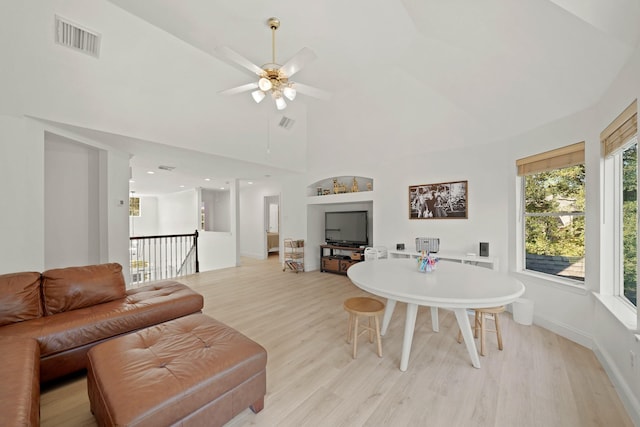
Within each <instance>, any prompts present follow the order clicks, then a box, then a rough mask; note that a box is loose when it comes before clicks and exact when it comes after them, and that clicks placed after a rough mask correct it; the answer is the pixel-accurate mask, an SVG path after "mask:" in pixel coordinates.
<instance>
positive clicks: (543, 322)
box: [533, 315, 595, 350]
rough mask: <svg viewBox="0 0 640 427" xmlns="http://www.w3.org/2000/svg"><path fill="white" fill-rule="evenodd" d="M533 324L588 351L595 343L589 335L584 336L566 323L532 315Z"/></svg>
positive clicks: (582, 332)
mask: <svg viewBox="0 0 640 427" xmlns="http://www.w3.org/2000/svg"><path fill="white" fill-rule="evenodd" d="M533 323H534V324H535V325H538V326H540V327H542V328H545V329H548V330H550V331H551V332H553V333H554V334H558V335H560V336H561V337H564V338H566V339H568V340H571V341H573V342H575V343H577V344H580V345H581V346H583V347H587V348H589V349H592V350H593V349H594V348H595V343H594V341H593V337H592V336H591V335H588V334H585V333H584V331H581V330H579V329H576V328H574V327H573V326H571V325H567V324H566V323H562V322H558V321H556V320H550V319H548V318H546V317H543V316H540V315H534V317H533Z"/></svg>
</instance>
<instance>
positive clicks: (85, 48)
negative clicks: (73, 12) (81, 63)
mask: <svg viewBox="0 0 640 427" xmlns="http://www.w3.org/2000/svg"><path fill="white" fill-rule="evenodd" d="M101 38H102V37H101V36H100V34H98V33H96V32H95V31H92V30H88V29H86V28H82V27H80V26H78V25H76V24H74V23H72V22H71V21H69V20H68V19H65V18H62V17H60V16H58V15H56V43H58V44H61V45H62V46H66V47H69V48H71V49H75V50H78V51H80V52H83V53H86V54H87V55H91V56H94V57H96V58H98V56H99V54H100V39H101Z"/></svg>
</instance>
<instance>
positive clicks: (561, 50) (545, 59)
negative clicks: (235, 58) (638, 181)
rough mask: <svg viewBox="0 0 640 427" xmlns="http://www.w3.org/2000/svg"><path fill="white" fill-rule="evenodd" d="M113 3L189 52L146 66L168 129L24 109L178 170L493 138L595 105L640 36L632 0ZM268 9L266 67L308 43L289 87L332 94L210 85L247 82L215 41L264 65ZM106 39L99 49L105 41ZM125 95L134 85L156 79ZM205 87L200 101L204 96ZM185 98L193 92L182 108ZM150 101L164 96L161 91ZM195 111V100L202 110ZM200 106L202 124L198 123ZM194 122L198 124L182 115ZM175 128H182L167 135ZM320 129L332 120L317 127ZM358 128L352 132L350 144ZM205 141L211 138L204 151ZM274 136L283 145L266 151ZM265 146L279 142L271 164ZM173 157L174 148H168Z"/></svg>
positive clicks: (283, 164) (266, 169) (298, 163)
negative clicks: (311, 55) (258, 98)
mask: <svg viewBox="0 0 640 427" xmlns="http://www.w3.org/2000/svg"><path fill="white" fill-rule="evenodd" d="M94 1H95V2H96V3H102V2H101V1H100V2H99V1H97V0H94ZM109 2H110V3H111V4H113V5H115V6H117V8H121V10H124V11H125V15H124V16H127V18H126V19H121V18H118V19H120V20H122V21H123V22H124V21H127V22H126V26H127V28H136V27H139V28H141V29H142V28H143V27H145V26H147V27H148V26H149V25H151V26H153V27H154V28H156V27H157V28H159V29H161V30H162V31H165V32H166V33H168V34H169V35H170V37H174V38H175V39H176V40H177V41H178V43H173V42H171V43H167V45H170V46H167V51H166V55H169V53H170V52H174V51H176V49H182V50H183V51H185V52H187V51H189V50H194V49H195V50H196V51H198V52H199V53H198V55H200V56H198V58H199V59H198V61H201V62H202V63H203V66H202V70H194V71H192V72H190V73H189V74H188V78H185V73H184V72H182V71H181V70H180V67H181V65H180V64H181V63H180V61H181V58H178V57H175V55H174V57H167V58H165V59H166V63H165V65H163V66H158V67H157V70H158V74H157V75H155V74H153V73H152V74H149V73H148V72H147V76H148V79H149V81H153V82H155V84H160V83H161V82H162V84H163V87H166V88H167V95H166V96H167V97H171V98H170V99H171V101H172V103H173V104H175V100H176V99H177V100H179V101H180V102H182V103H183V106H182V107H181V108H177V109H176V110H175V111H174V110H172V111H171V114H172V117H173V118H174V120H175V121H176V123H177V124H175V125H174V127H172V128H169V127H167V123H166V120H164V119H163V116H161V115H158V116H157V117H156V116H153V117H149V123H152V122H153V121H155V122H157V125H158V127H159V128H161V129H163V130H165V132H164V134H165V135H167V136H166V139H162V140H159V139H160V138H157V139H156V138H149V139H148V140H147V138H146V137H145V135H149V132H147V133H145V132H140V133H137V132H136V134H135V135H134V134H131V135H117V132H115V133H116V135H109V134H108V133H109V132H110V129H99V128H98V127H95V128H92V126H86V128H85V127H83V123H70V121H69V120H65V119H64V117H62V116H59V117H56V115H55V114H46V112H43V111H36V112H34V113H31V112H30V111H26V113H30V114H33V115H34V116H35V117H39V118H42V119H47V120H52V121H53V122H58V123H60V124H61V125H64V126H69V128H70V129H74V130H76V131H79V132H87V133H91V135H90V136H92V137H94V138H95V137H99V136H100V135H102V136H103V139H104V140H105V141H107V140H110V143H112V144H114V145H117V144H119V147H120V148H121V149H124V150H125V151H126V150H128V151H130V152H132V153H133V154H134V158H133V161H132V162H133V163H134V164H135V162H138V163H139V167H140V168H142V169H143V168H148V167H151V165H152V164H154V163H157V162H160V161H162V158H154V157H153V151H154V150H152V149H149V148H148V146H147V148H145V149H142V148H141V147H142V146H144V145H145V144H144V143H145V142H153V143H161V144H165V145H166V147H165V148H166V149H163V150H158V151H159V152H162V153H164V154H163V155H164V156H168V157H169V158H172V157H173V158H181V156H182V155H184V157H185V166H186V165H188V164H189V161H190V160H188V159H192V160H193V161H194V162H196V161H197V159H198V157H200V161H201V162H202V161H203V159H204V158H205V157H203V155H206V156H217V157H216V161H222V159H223V158H230V159H231V160H232V162H238V161H241V160H247V161H248V162H249V163H247V165H248V167H249V169H248V170H253V171H256V173H255V174H254V175H257V176H264V175H268V174H278V173H280V172H283V173H285V172H289V171H304V170H305V167H306V159H302V158H304V157H305V156H306V150H302V151H296V150H292V149H288V148H287V147H294V146H296V147H297V146H298V145H300V144H303V145H304V144H307V143H308V144H316V143H318V142H319V141H321V140H322V143H323V144H326V145H327V149H331V148H332V147H331V144H332V143H335V144H341V143H342V144H343V143H344V142H345V141H348V142H349V144H360V143H362V144H368V145H370V144H372V143H373V144H378V145H380V146H381V147H382V146H383V145H384V140H386V139H387V138H388V137H389V135H390V133H391V130H392V132H393V137H394V141H397V142H398V144H401V145H400V148H404V149H406V150H405V151H409V150H415V149H416V148H417V147H424V145H425V141H442V140H446V141H447V143H448V146H456V145H458V146H462V145H466V144H478V143H488V142H493V141H498V140H501V139H503V138H506V137H509V136H512V135H516V134H518V133H521V132H525V131H527V130H530V129H533V128H535V127H537V126H540V125H542V124H545V123H548V122H550V121H553V120H556V119H558V118H561V117H564V116H567V115H569V114H572V113H574V112H577V111H580V110H583V109H585V108H587V107H589V106H591V105H593V104H594V103H595V102H596V101H597V100H598V99H599V98H600V96H601V95H602V94H603V92H604V91H605V90H606V89H607V87H608V86H609V85H610V84H611V82H612V81H613V80H614V78H615V77H616V75H617V74H618V73H619V71H620V70H621V68H622V67H623V65H624V64H625V62H626V61H627V60H628V59H629V56H630V55H631V54H632V53H633V52H634V50H635V49H636V48H637V46H638V41H639V36H640V0H607V1H603V0H518V1H513V0H486V1H476V0H450V1H442V0H385V1H371V0H350V1H342V0H341V1H338V0H326V1H316V2H301V1H296V0H273V1H268V2H256V1H248V0H235V1H231V2H230V1H227V0H225V1H222V0H181V1H174V0H136V1H130V0H109ZM58 3H61V2H60V1H58ZM67 14H70V12H68V13H67ZM129 14H131V15H129ZM112 15H114V14H113V13H110V14H108V16H112ZM271 16H276V17H278V18H279V19H280V21H281V23H282V24H281V27H280V29H279V30H278V32H277V34H276V45H277V52H276V56H277V60H278V62H279V63H283V62H285V61H286V60H287V59H288V58H290V57H291V56H293V55H294V54H295V53H296V52H298V51H299V50H300V49H301V48H303V47H308V48H310V49H312V50H313V51H314V52H315V53H316V55H317V59H316V60H315V61H313V62H311V63H309V64H307V65H306V66H305V68H304V69H303V70H302V71H300V72H299V73H298V74H297V75H296V78H295V80H296V81H299V82H301V83H306V84H308V85H312V86H315V87H318V88H322V89H325V90H327V91H329V92H331V93H332V98H331V100H329V101H322V100H316V99H313V98H309V97H306V96H304V95H299V96H298V98H297V99H296V100H295V101H293V102H290V103H289V104H290V105H289V107H287V109H286V110H284V111H282V112H277V111H275V109H274V108H273V107H271V106H269V107H266V106H265V102H263V103H262V104H260V105H256V104H255V103H254V102H253V101H252V100H251V97H250V95H249V93H244V94H238V95H233V96H228V97H224V96H222V95H219V94H217V92H219V91H222V90H224V89H227V88H231V87H234V86H238V85H241V84H244V83H248V82H250V81H252V78H251V77H250V76H249V75H248V74H247V73H246V71H242V70H240V69H238V68H237V67H234V66H232V65H230V64H229V63H228V62H226V61H225V60H223V59H222V58H220V57H219V56H217V54H216V48H218V47H219V46H227V47H230V48H231V49H233V50H235V51H236V52H238V53H240V54H241V55H243V56H245V57H246V58H248V59H249V60H250V61H252V62H253V63H255V64H258V65H262V64H264V63H267V62H271V32H270V30H269V28H268V27H267V24H266V21H267V19H268V18H269V17H271ZM105 19H106V18H105ZM136 22H137V24H136ZM112 24H113V23H112ZM93 25H94V26H99V22H97V23H94V24H93ZM123 25H124V24H123ZM145 34H146V30H145V31H142V32H141V40H136V34H135V31H134V32H131V31H128V34H127V37H128V39H129V40H130V42H131V43H132V44H138V45H139V46H138V48H139V49H138V53H142V54H144V51H142V52H140V48H142V49H148V51H149V52H150V54H151V55H152V54H156V55H160V54H158V53H154V52H157V51H158V50H159V49H163V47H162V46H157V45H152V46H148V45H145V43H144V35H145ZM107 36H108V34H107ZM105 42H106V43H109V39H108V38H107V37H105ZM180 45H182V47H180ZM103 49H107V46H105V47H104V48H103ZM187 53H189V52H187ZM189 54H191V53H189ZM201 58H209V59H208V60H207V59H201ZM118 60H120V61H123V60H124V58H119V59H118ZM161 68H162V69H161ZM167 69H168V70H169V71H167ZM178 71H180V72H178ZM131 73H132V74H135V70H131ZM171 73H173V75H174V76H173V77H175V78H173V77H172V74H171ZM120 78H121V79H124V78H126V75H125V74H124V73H123V75H122V76H121V77H120ZM169 78H171V80H169ZM156 79H157V80H158V81H156ZM162 79H164V80H162ZM141 81H142V80H141ZM144 84H145V85H146V82H145V83H144ZM195 88H200V92H201V93H197V89H195ZM127 90H131V88H130V87H128V88H127ZM133 90H134V91H137V92H140V93H143V94H144V93H145V92H147V91H149V92H151V91H152V88H147V87H136V88H134V89H133ZM190 91H193V93H195V94H196V95H192V94H191V92H190ZM201 94H206V95H207V100H206V101H205V100H204V95H202V97H203V99H200V95H201ZM145 95H146V94H145ZM127 96H131V94H127ZM140 96H142V95H140ZM189 96H190V97H191V98H198V99H194V101H193V105H189ZM149 100H153V101H155V102H157V103H162V102H165V100H164V99H162V96H157V95H155V96H150V97H148V98H146V102H147V103H148V101H149ZM267 101H268V100H267ZM199 103H201V104H199ZM198 105H207V111H206V112H204V113H203V111H202V110H203V108H196V107H197V106H198ZM1 106H2V105H1V104H0V107H1ZM167 108H169V107H167ZM36 110H37V109H36ZM205 113H206V117H209V118H210V120H207V123H204V124H202V125H200V124H198V123H201V122H204V120H202V118H201V117H200V116H199V115H201V114H202V115H203V117H205ZM143 114H144V113H143ZM181 115H182V116H181ZM283 115H284V116H286V117H289V118H293V119H294V120H295V125H294V127H293V129H292V130H290V131H281V130H280V129H277V128H274V125H273V123H274V122H277V121H279V120H280V119H281V118H282V116H283ZM194 117H195V118H197V119H199V121H198V122H192V120H195V119H194ZM145 119H146V117H145ZM181 121H182V122H183V123H185V129H186V126H187V125H188V126H189V127H188V129H189V130H188V131H186V130H185V129H182V130H181V129H179V126H180V125H179V123H180V122H181ZM86 123H90V121H86ZM194 123H196V124H197V126H196V125H194ZM319 123H323V124H327V123H330V124H331V125H330V126H326V127H324V128H323V126H320V125H319ZM78 125H80V126H78ZM176 126H178V128H176ZM174 131H175V133H173V132H174ZM198 132H199V135H200V136H198ZM213 134H215V135H213ZM320 134H323V135H320ZM202 135H207V136H208V138H204V137H202ZM358 135H362V136H363V138H362V139H363V140H362V141H358V140H356V139H357V138H355V137H356V136H358ZM377 135H380V136H379V139H377V138H378V137H377ZM182 136H184V137H182ZM138 138H139V139H138ZM211 139H214V140H215V141H216V143H215V144H213V145H208V144H210V140H211ZM278 139H280V140H281V141H282V143H283V146H282V147H280V148H278V147H269V144H270V143H271V142H272V141H273V140H278ZM376 139H377V140H376ZM238 140H241V141H242V144H238ZM287 144H288V145H287ZM240 145H243V146H244V147H245V149H244V151H243V150H241V149H240ZM212 147H213V148H212ZM398 148H399V147H398V146H397V145H396V146H394V147H393V148H387V150H388V154H389V155H393V153H394V152H398V151H402V150H398ZM271 149H273V150H276V151H275V153H272V154H275V155H273V156H272V157H269V155H268V154H269V150H271ZM278 149H280V150H282V151H280V152H278V151H277V150H278ZM171 150H185V151H181V153H182V154H181V155H179V156H178V155H176V152H173V154H171ZM381 150H382V151H381V152H379V154H380V155H384V154H385V151H384V149H383V148H381ZM265 152H267V154H265ZM286 153H294V154H293V155H291V157H288V154H286ZM136 155H137V158H136ZM145 156H147V157H146V159H147V160H145ZM301 159H302V160H301ZM194 164H195V163H194ZM232 164H233V163H232ZM195 169H197V168H195ZM220 170H224V171H225V173H226V172H228V171H227V170H225V169H224V168H220ZM231 170H233V171H235V173H238V174H239V177H246V178H252V177H251V176H250V175H251V174H250V173H248V172H244V171H242V172H240V171H241V170H242V168H241V167H240V166H239V165H238V164H235V165H233V166H232V167H231ZM203 173H205V172H203ZM199 176H200V177H201V176H202V174H200V175H199Z"/></svg>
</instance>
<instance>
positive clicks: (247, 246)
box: [239, 180, 285, 259]
mask: <svg viewBox="0 0 640 427" xmlns="http://www.w3.org/2000/svg"><path fill="white" fill-rule="evenodd" d="M281 191H282V187H281V184H280V183H279V182H278V181H277V180H273V181H271V180H270V181H268V182H263V183H254V184H252V185H243V186H242V188H241V189H240V195H239V196H240V200H239V213H240V223H239V224H240V226H239V233H240V254H241V255H242V256H246V257H251V258H257V259H264V258H265V256H266V249H265V248H266V246H265V245H266V234H265V230H266V229H265V224H264V220H265V212H264V198H265V197H268V196H276V195H279V194H280V192H281ZM281 209H282V207H281ZM280 214H281V215H282V211H281V212H280ZM281 221H282V217H281ZM282 226H283V227H285V224H284V221H283V223H282ZM283 238H284V234H283V231H282V230H280V241H281V242H282V239H283Z"/></svg>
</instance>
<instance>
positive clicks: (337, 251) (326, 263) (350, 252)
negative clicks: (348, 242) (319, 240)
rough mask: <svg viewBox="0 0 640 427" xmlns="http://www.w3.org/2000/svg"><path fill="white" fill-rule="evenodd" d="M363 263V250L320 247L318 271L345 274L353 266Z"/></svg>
mask: <svg viewBox="0 0 640 427" xmlns="http://www.w3.org/2000/svg"><path fill="white" fill-rule="evenodd" d="M360 261H364V248H359V247H358V248H354V247H349V246H339V245H320V271H326V272H329V273H338V274H347V270H348V269H349V267H351V266H352V265H353V264H355V263H357V262H360Z"/></svg>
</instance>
